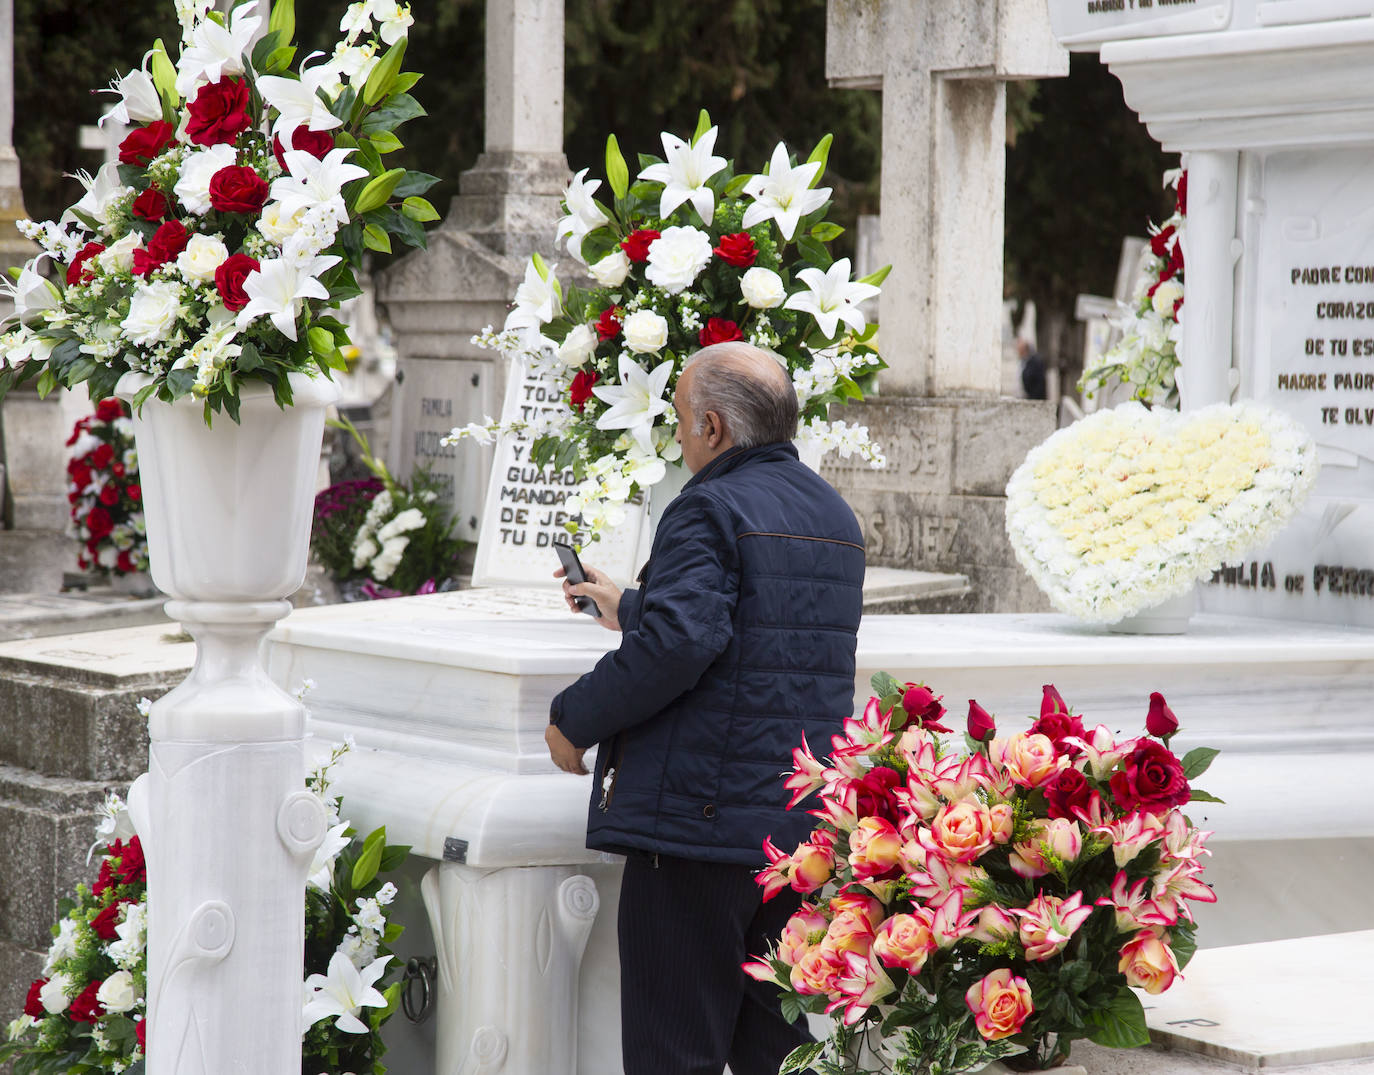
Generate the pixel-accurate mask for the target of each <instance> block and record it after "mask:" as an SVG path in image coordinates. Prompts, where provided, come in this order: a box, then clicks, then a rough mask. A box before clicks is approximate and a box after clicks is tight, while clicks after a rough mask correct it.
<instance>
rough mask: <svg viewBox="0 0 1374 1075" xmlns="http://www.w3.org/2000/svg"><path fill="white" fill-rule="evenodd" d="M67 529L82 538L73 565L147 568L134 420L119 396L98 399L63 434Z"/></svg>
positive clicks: (101, 571) (115, 571)
mask: <svg viewBox="0 0 1374 1075" xmlns="http://www.w3.org/2000/svg"><path fill="white" fill-rule="evenodd" d="M67 501H68V503H69V504H70V505H71V520H70V523H69V524H68V528H67V532H68V533H69V534H71V536H72V537H74V538H76V539H77V540H78V541H80V542H81V548H80V550H79V551H78V552H77V555H76V566H77V568H78V569H80V570H81V571H85V572H88V573H90V574H93V575H112V576H119V575H133V574H136V573H138V572H141V571H147V570H148V539H147V537H146V531H145V528H144V524H143V490H142V489H141V488H140V486H139V482H138V451H137V450H136V449H135V447H134V436H133V423H132V422H130V420H129V416H128V411H127V410H126V409H125V406H124V404H123V403H121V402H120V401H119V400H117V399H102V400H101V401H100V402H99V403H98V404H96V408H95V413H94V414H91V415H87V416H86V417H85V418H82V419H80V420H78V421H77V423H76V425H75V426H74V427H73V428H72V435H71V436H70V437H68V438H67Z"/></svg>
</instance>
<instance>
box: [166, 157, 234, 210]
mask: <svg viewBox="0 0 1374 1075" xmlns="http://www.w3.org/2000/svg"><path fill="white" fill-rule="evenodd" d="M236 160H237V158H236V156H235V154H234V147H233V146H232V145H218V146H210V147H209V148H208V149H201V150H197V151H196V152H194V153H188V154H187V155H186V160H185V161H184V162H182V165H181V177H180V178H179V179H178V180H177V182H176V186H174V187H173V188H172V193H174V194H175V195H176V196H177V198H178V199H179V200H180V201H181V204H182V205H184V206H185V207H186V210H187V211H188V212H191V213H195V214H196V215H198V216H204V215H205V214H206V213H208V212H209V211H210V209H211V205H210V180H211V178H212V177H213V176H214V174H215V173H216V172H218V171H219V170H220V169H221V168H227V167H229V166H230V165H231V164H233V163H235V161H236Z"/></svg>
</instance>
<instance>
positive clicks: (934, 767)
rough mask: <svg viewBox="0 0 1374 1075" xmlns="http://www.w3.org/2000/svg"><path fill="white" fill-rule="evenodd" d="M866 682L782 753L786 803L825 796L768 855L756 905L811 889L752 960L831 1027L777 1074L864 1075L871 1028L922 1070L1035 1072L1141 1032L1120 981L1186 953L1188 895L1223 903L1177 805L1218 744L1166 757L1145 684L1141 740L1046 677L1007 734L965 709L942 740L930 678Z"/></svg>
mask: <svg viewBox="0 0 1374 1075" xmlns="http://www.w3.org/2000/svg"><path fill="white" fill-rule="evenodd" d="M873 686H874V690H875V691H876V696H875V697H873V698H872V699H870V701H869V703H868V706H867V708H866V709H865V711H864V713H863V715H862V716H861V717H856V718H851V719H849V720H847V721H846V722H845V725H844V734H843V735H837V736H835V737H834V740H833V743H832V751H831V755H830V757H829V758H827V759H818V758H817V757H816V756H815V755H814V754H813V753H812V751H811V748H810V746H809V745H808V744H807V743H806V742H805V740H803V743H802V745H801V747H799V748H798V749H797V750H796V751H794V755H793V756H794V762H795V765H794V770H793V773H792V775H791V776H790V777H789V778H788V780H787V787H788V788H789V789H791V790H792V792H793V797H792V803H791V805H792V806H795V805H797V804H798V803H799V802H801V801H803V800H804V799H807V798H808V796H811V795H812V793H813V792H818V793H819V796H818V797H819V806H818V808H817V809H815V810H813V811H812V813H813V814H814V815H815V817H816V818H817V822H818V823H817V825H816V828H815V830H814V831H813V832H812V834H811V836H810V837H809V838H808V839H807V840H806V842H804V843H803V844H801V845H800V846H799V847H797V848H796V849H795V850H794V851H793V852H792V853H791V854H784V853H783V852H782V851H780V850H779V849H777V848H776V847H774V846H773V845H772V843H771V842H766V843H765V847H764V850H765V851H766V852H767V854H768V858H769V862H770V865H769V866H768V867H767V868H766V869H765V870H764V871H763V872H762V873H761V874H760V875H759V883H760V884H761V885H762V886H763V887H764V898H765V899H769V898H772V897H773V896H775V895H776V894H777V893H779V892H780V891H782V890H783V889H784V888H786V887H789V886H790V887H791V888H792V889H794V890H795V891H797V892H800V893H802V894H804V895H805V896H806V897H807V899H806V901H805V902H803V903H802V906H801V909H800V910H799V911H798V912H797V914H796V915H794V916H793V918H792V919H791V920H790V921H789V922H788V924H787V926H786V928H785V929H784V931H783V934H782V936H781V938H780V939H779V940H778V942H777V944H776V945H774V946H773V947H772V948H771V950H770V951H769V952H768V953H767V954H766V955H765V956H763V957H760V958H758V959H757V960H756V961H755V962H751V963H748V964H746V965H745V970H746V971H747V972H748V973H749V974H751V975H752V976H753V977H755V978H757V979H759V980H761V981H769V982H773V983H775V984H776V985H777V986H778V987H779V988H780V989H782V990H783V996H782V1005H783V1010H784V1012H785V1013H786V1014H787V1015H788V1016H789V1017H792V1018H795V1017H796V1016H797V1015H798V1014H800V1013H801V1012H803V1011H809V1012H817V1011H822V1010H823V1011H825V1012H827V1013H831V1014H832V1015H833V1017H834V1020H835V1025H834V1030H833V1033H832V1034H831V1036H830V1037H829V1038H827V1039H826V1040H824V1041H820V1042H816V1043H815V1044H813V1045H807V1046H803V1047H802V1048H800V1049H798V1050H796V1051H795V1052H794V1053H793V1054H792V1056H790V1057H789V1058H788V1061H787V1063H786V1064H785V1065H784V1067H783V1069H782V1070H783V1071H784V1072H789V1071H802V1070H805V1069H807V1068H813V1069H814V1070H816V1071H819V1072H822V1073H826V1075H832V1073H841V1072H862V1071H865V1070H866V1068H865V1067H864V1066H863V1062H862V1061H861V1060H860V1055H861V1053H863V1054H864V1055H873V1054H874V1052H875V1042H878V1043H879V1044H877V1046H876V1054H877V1056H878V1057H879V1058H880V1062H882V1063H885V1064H901V1065H905V1066H899V1067H898V1068H897V1070H902V1071H911V1072H930V1073H937V1072H939V1073H954V1072H959V1071H967V1070H969V1069H971V1068H974V1067H978V1066H980V1065H983V1064H985V1063H987V1062H988V1061H990V1060H993V1059H998V1058H1008V1062H1009V1064H1010V1065H1011V1066H1014V1067H1015V1066H1027V1067H1044V1066H1048V1065H1049V1064H1051V1063H1053V1062H1054V1061H1055V1060H1057V1059H1062V1058H1063V1057H1064V1056H1067V1055H1068V1051H1069V1047H1070V1045H1071V1043H1072V1042H1073V1041H1074V1040H1075V1039H1077V1038H1084V1037H1086V1038H1090V1039H1091V1040H1093V1041H1095V1042H1098V1043H1099V1044H1103V1045H1108V1046H1113V1047H1118V1048H1122V1047H1131V1046H1137V1045H1143V1044H1146V1043H1147V1042H1148V1040H1149V1038H1148V1034H1147V1032H1146V1028H1145V1016H1144V1011H1143V1008H1142V1006H1141V1003H1140V1000H1139V998H1138V997H1137V996H1136V994H1135V993H1133V992H1132V988H1131V987H1137V988H1141V989H1144V990H1145V991H1146V992H1148V993H1160V992H1162V991H1163V990H1165V989H1167V988H1168V987H1169V986H1170V985H1171V984H1172V982H1173V981H1174V979H1175V978H1176V977H1177V976H1178V974H1179V972H1180V970H1181V969H1182V967H1183V966H1184V965H1186V964H1187V962H1188V960H1189V958H1190V957H1191V955H1192V953H1193V950H1194V948H1195V943H1194V939H1193V936H1194V928H1195V927H1194V924H1193V919H1192V915H1191V913H1190V911H1189V908H1188V901H1189V900H1201V901H1204V902H1213V901H1215V899H1216V896H1215V894H1214V893H1213V891H1212V890H1211V889H1210V888H1209V887H1208V886H1207V885H1206V884H1204V883H1203V881H1202V879H1201V875H1202V869H1203V868H1202V864H1201V856H1203V855H1205V854H1207V853H1208V852H1207V850H1206V848H1205V847H1204V846H1203V845H1204V841H1205V840H1206V838H1207V837H1208V836H1209V835H1210V833H1207V832H1201V831H1199V830H1198V829H1197V828H1196V827H1195V826H1194V825H1193V823H1192V822H1191V821H1190V820H1189V819H1188V818H1187V817H1186V816H1185V815H1184V813H1183V807H1184V806H1186V804H1187V803H1189V802H1190V801H1204V802H1216V801H1219V800H1216V799H1214V798H1213V797H1212V796H1210V795H1208V794H1207V793H1206V792H1202V791H1198V790H1197V789H1195V788H1193V787H1191V785H1190V781H1191V780H1193V779H1194V778H1196V777H1197V776H1199V775H1201V774H1202V773H1203V772H1204V771H1205V770H1206V769H1207V767H1208V765H1209V764H1210V763H1211V761H1212V759H1213V757H1215V755H1216V753H1217V752H1216V751H1215V750H1212V749H1210V748H1207V747H1198V748H1196V749H1194V750H1192V751H1189V752H1188V753H1187V754H1186V755H1185V756H1184V757H1183V758H1182V759H1180V758H1178V757H1177V756H1176V755H1175V754H1174V753H1173V752H1172V751H1171V750H1170V749H1169V740H1170V739H1171V737H1172V736H1173V734H1174V733H1175V732H1176V731H1177V728H1178V722H1177V720H1176V719H1175V717H1174V715H1173V713H1172V711H1171V710H1170V709H1169V706H1168V704H1167V703H1166V702H1165V700H1164V697H1163V695H1161V694H1159V693H1154V694H1152V695H1151V696H1150V706H1149V711H1148V714H1147V716H1146V730H1147V734H1146V735H1144V736H1140V737H1138V738H1131V739H1117V738H1116V737H1115V736H1114V735H1113V734H1112V732H1111V731H1109V730H1108V729H1107V728H1106V727H1105V726H1102V725H1098V726H1097V727H1096V728H1093V729H1088V728H1086V727H1085V726H1084V724H1083V721H1082V718H1081V717H1080V716H1077V715H1074V714H1073V713H1071V712H1070V710H1069V708H1068V706H1067V705H1065V703H1064V701H1063V699H1062V698H1061V697H1060V695H1059V692H1058V691H1057V690H1055V688H1054V687H1053V686H1051V685H1047V686H1046V687H1045V688H1044V699H1043V702H1042V704H1041V709H1040V717H1039V719H1038V720H1036V721H1035V723H1034V724H1032V725H1031V727H1030V729H1029V730H1028V731H1025V732H1019V733H1017V734H1015V735H1011V736H1008V737H1005V738H999V737H997V735H996V726H995V723H994V720H993V718H992V716H991V715H990V714H988V713H987V712H986V711H985V710H984V709H983V708H982V707H981V706H979V705H978V703H977V702H973V701H971V702H970V703H969V716H968V739H967V742H968V745H969V750H968V751H967V752H956V751H953V750H950V749H949V748H948V746H947V745H946V744H945V743H944V742H942V740H941V739H940V738H938V737H937V734H936V733H938V732H948V731H949V729H948V728H947V727H945V726H944V725H942V724H940V723H939V721H940V718H941V717H942V716H943V714H944V713H945V709H944V707H943V706H942V705H941V704H940V699H939V698H937V697H936V696H935V695H934V694H933V693H932V692H931V691H930V689H929V688H927V687H925V686H922V685H918V684H906V685H905V686H903V685H902V684H899V683H898V682H897V681H895V680H894V679H893V678H892V677H891V676H888V675H886V674H885V673H879V674H878V675H877V676H875V677H874V679H873ZM861 1045H862V1046H863V1047H864V1049H861V1048H860V1046H861ZM865 1050H867V1052H865Z"/></svg>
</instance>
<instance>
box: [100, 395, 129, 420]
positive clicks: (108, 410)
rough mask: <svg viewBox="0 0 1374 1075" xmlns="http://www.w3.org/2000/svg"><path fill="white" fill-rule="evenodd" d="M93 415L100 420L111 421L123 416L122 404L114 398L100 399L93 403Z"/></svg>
mask: <svg viewBox="0 0 1374 1075" xmlns="http://www.w3.org/2000/svg"><path fill="white" fill-rule="evenodd" d="M95 416H96V418H97V419H99V420H100V421H102V422H113V421H115V420H116V419H118V418H123V417H124V404H122V403H120V402H119V400H117V399H114V398H112V397H111V398H108V399H102V400H101V401H100V402H99V403H97V404H96V405H95Z"/></svg>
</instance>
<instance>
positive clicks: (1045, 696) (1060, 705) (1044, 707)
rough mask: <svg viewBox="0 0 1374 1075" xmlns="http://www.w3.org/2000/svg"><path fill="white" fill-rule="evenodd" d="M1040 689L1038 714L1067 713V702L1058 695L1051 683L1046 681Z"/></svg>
mask: <svg viewBox="0 0 1374 1075" xmlns="http://www.w3.org/2000/svg"><path fill="white" fill-rule="evenodd" d="M1042 691H1043V693H1042V694H1041V696H1040V715H1041V716H1042V717H1043V716H1047V715H1048V714H1050V713H1067V712H1068V711H1069V706H1068V703H1066V702H1065V701H1064V699H1063V698H1062V697H1061V696H1060V694H1059V691H1058V689H1057V688H1056V687H1055V685H1054V684H1053V683H1046V684H1045V686H1044V687H1043V688H1042Z"/></svg>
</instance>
